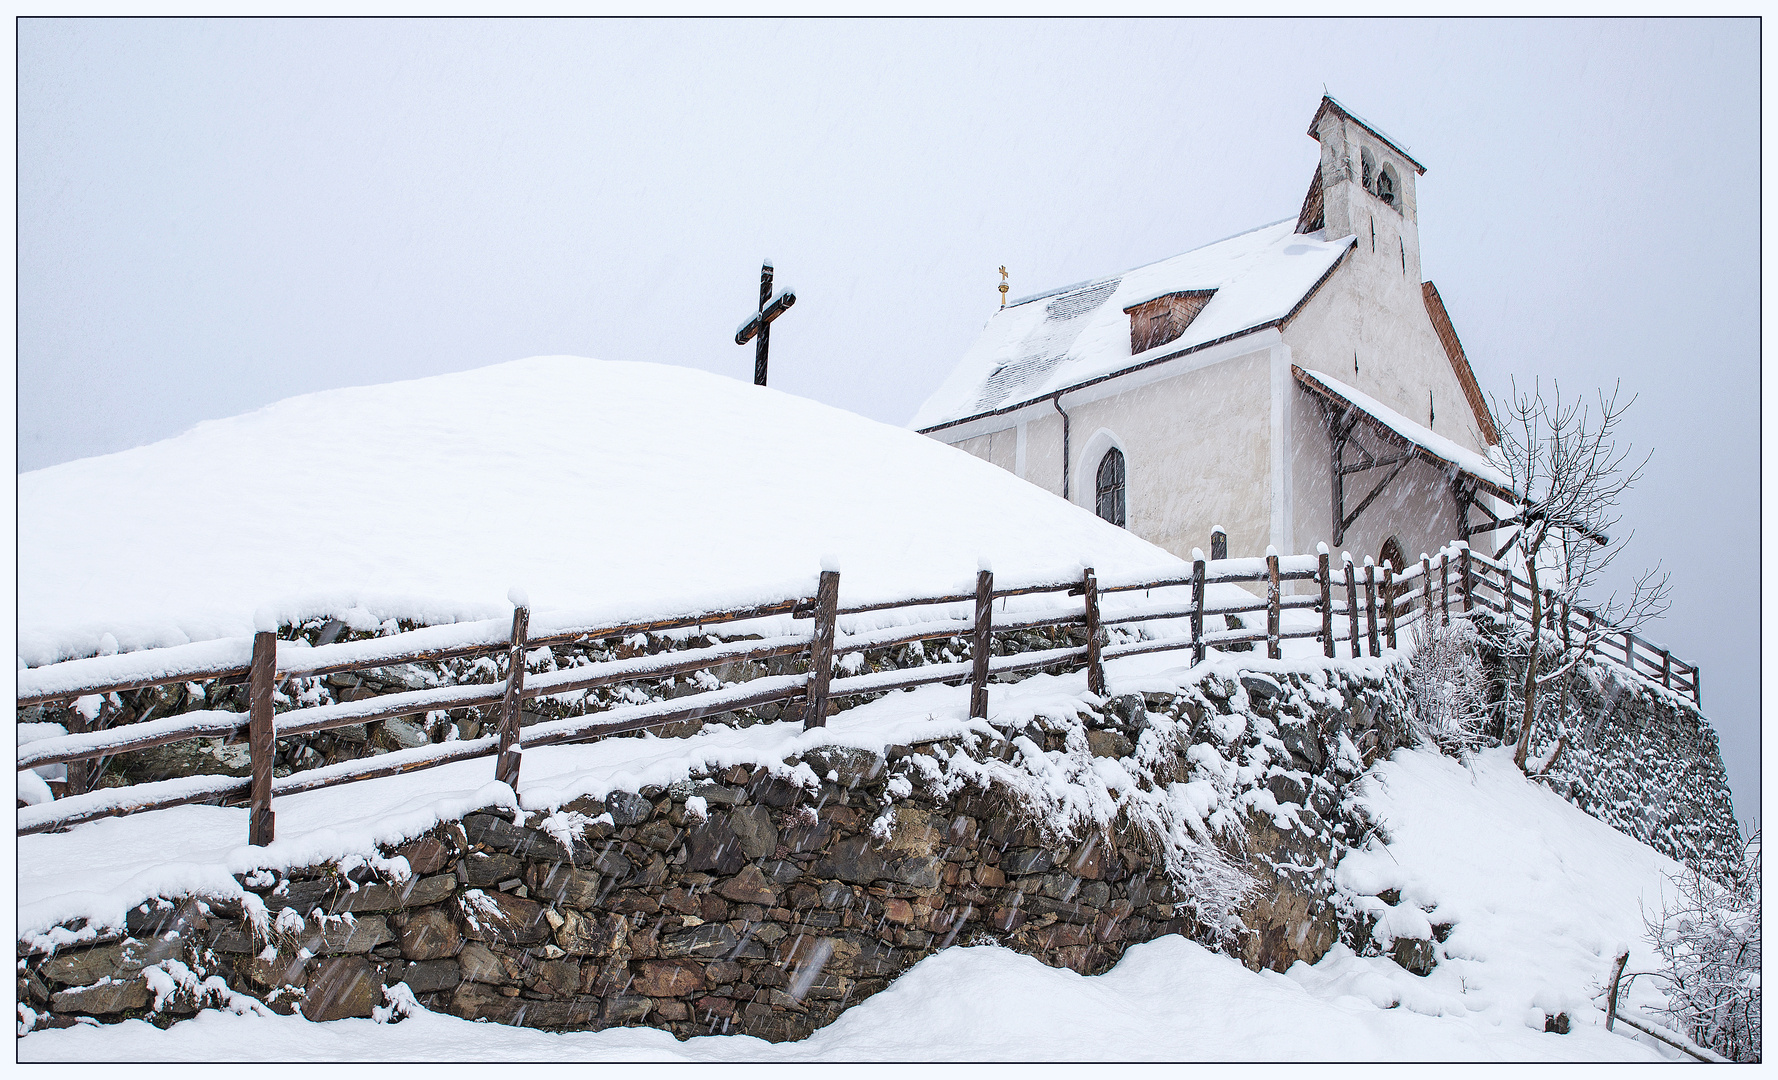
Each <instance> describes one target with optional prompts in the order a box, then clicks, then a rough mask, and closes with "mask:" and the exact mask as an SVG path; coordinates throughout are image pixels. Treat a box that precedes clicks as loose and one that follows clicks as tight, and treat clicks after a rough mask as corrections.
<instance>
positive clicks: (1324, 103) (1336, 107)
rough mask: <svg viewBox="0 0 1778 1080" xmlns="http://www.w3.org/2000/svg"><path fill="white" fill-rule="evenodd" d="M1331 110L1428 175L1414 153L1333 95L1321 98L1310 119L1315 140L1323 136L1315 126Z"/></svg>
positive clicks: (1415, 169)
mask: <svg viewBox="0 0 1778 1080" xmlns="http://www.w3.org/2000/svg"><path fill="white" fill-rule="evenodd" d="M1330 111H1331V112H1337V113H1339V114H1340V115H1341V116H1343V117H1345V118H1346V119H1348V120H1350V121H1352V122H1353V123H1354V124H1357V125H1358V126H1359V127H1361V128H1363V129H1364V130H1366V131H1368V132H1370V133H1371V134H1372V135H1373V136H1375V137H1376V138H1377V139H1379V140H1380V141H1381V142H1382V143H1383V144H1384V145H1386V146H1388V147H1389V149H1391V150H1393V151H1395V152H1396V153H1398V154H1400V155H1401V156H1402V157H1403V158H1404V159H1405V160H1406V161H1407V163H1408V164H1409V165H1412V166H1413V167H1414V172H1415V173H1417V174H1419V175H1421V176H1424V175H1426V166H1424V165H1422V164H1420V163H1419V162H1418V161H1415V160H1414V156H1413V155H1412V154H1410V153H1408V152H1407V151H1406V150H1404V149H1402V146H1401V144H1400V143H1398V142H1396V141H1395V140H1394V139H1391V138H1390V137H1389V136H1387V135H1385V134H1383V133H1382V132H1381V131H1378V130H1377V129H1376V128H1374V127H1372V126H1371V125H1370V124H1369V123H1367V122H1366V121H1365V120H1364V119H1363V118H1362V117H1359V116H1355V115H1353V113H1352V110H1350V109H1348V108H1346V106H1344V105H1341V104H1340V103H1339V102H1337V101H1335V100H1334V99H1333V98H1332V97H1323V98H1322V99H1321V107H1320V108H1319V109H1316V110H1315V118H1314V119H1313V120H1310V121H1309V135H1310V137H1311V138H1313V139H1315V141H1317V142H1320V141H1321V136H1319V135H1317V134H1315V128H1316V126H1317V125H1319V124H1320V123H1321V117H1322V116H1323V115H1324V114H1326V113H1328V112H1330Z"/></svg>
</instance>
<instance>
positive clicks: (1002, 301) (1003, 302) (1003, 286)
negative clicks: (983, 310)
mask: <svg viewBox="0 0 1778 1080" xmlns="http://www.w3.org/2000/svg"><path fill="white" fill-rule="evenodd" d="M1011 287H1012V286H1010V285H1008V284H1007V283H1006V267H1004V266H1002V267H1001V268H1000V306H1001V307H1005V306H1006V293H1007V290H1008V289H1010V288H1011Z"/></svg>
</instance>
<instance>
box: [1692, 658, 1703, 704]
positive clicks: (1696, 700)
mask: <svg viewBox="0 0 1778 1080" xmlns="http://www.w3.org/2000/svg"><path fill="white" fill-rule="evenodd" d="M1692 704H1693V705H1696V706H1697V707H1698V708H1700V709H1702V708H1703V707H1704V684H1703V683H1701V682H1699V681H1698V669H1697V667H1695V666H1693V667H1692Z"/></svg>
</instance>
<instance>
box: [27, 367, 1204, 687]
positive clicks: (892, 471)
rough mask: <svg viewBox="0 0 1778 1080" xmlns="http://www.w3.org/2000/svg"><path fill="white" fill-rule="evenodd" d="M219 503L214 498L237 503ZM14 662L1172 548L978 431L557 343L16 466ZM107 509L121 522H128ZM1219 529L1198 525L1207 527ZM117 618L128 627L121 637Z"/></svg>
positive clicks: (611, 609) (953, 576)
mask: <svg viewBox="0 0 1778 1080" xmlns="http://www.w3.org/2000/svg"><path fill="white" fill-rule="evenodd" d="M218 500H220V501H218ZM18 512H19V522H20V525H21V528H20V531H19V557H18V571H19V573H18V584H19V597H18V622H19V655H20V657H21V659H22V660H23V662H24V663H26V664H29V665H31V666H33V667H35V666H38V665H41V664H47V663H52V662H54V661H56V660H60V659H66V658H69V657H76V656H90V655H92V654H94V653H95V652H100V651H105V650H112V649H121V650H123V651H125V652H128V651H130V650H134V649H142V648H150V647H162V646H170V645H180V644H184V643H186V642H188V641H210V640H214V639H218V638H245V637H246V636H248V635H251V634H252V633H253V632H254V630H255V629H257V628H258V627H257V621H258V619H259V618H264V619H269V620H273V621H277V622H281V623H289V622H294V621H301V620H302V619H306V618H312V617H323V616H325V617H340V618H344V619H346V621H348V622H349V623H351V624H352V625H353V626H354V627H374V626H375V625H377V624H378V623H380V622H382V621H383V620H386V619H390V618H397V617H403V618H413V619H416V620H419V621H421V622H426V623H446V622H453V621H459V622H460V621H467V620H477V619H490V618H501V619H506V618H510V617H511V607H510V606H509V605H508V603H507V595H508V591H509V589H511V588H513V587H515V586H516V587H519V588H522V589H524V590H526V591H527V592H528V593H529V595H530V598H531V601H532V603H533V605H534V608H533V617H532V625H533V626H534V627H536V626H539V625H542V624H544V623H547V622H549V621H550V620H551V619H552V618H554V617H556V616H558V615H561V614H562V613H564V612H570V613H574V614H575V615H585V616H587V617H588V621H589V622H593V623H596V622H598V621H602V618H603V617H605V616H616V617H621V616H622V615H623V614H624V613H627V612H632V611H645V612H648V613H659V612H663V611H680V610H709V609H710V608H713V607H724V606H744V605H746V604H750V603H756V602H759V601H761V600H765V599H780V598H782V597H785V596H790V595H798V594H801V595H808V594H810V593H812V592H813V590H814V584H815V578H816V575H817V573H818V572H819V570H820V569H821V563H822V559H823V556H829V555H831V556H833V557H835V558H836V559H837V560H838V562H839V565H840V570H841V582H840V591H841V602H842V603H853V602H859V601H866V600H875V599H890V598H902V597H907V596H915V595H933V594H935V593H940V592H947V591H961V592H969V591H972V590H973V588H974V582H975V573H976V566H977V560H978V559H979V558H982V557H986V558H988V559H990V560H992V562H993V564H994V569H995V571H996V573H997V574H998V575H1001V577H1002V578H1003V580H1004V579H1010V578H1013V577H1032V576H1039V575H1047V574H1050V573H1052V572H1056V571H1059V572H1060V574H1061V576H1063V577H1069V576H1073V575H1077V574H1078V573H1079V569H1080V560H1082V559H1086V560H1088V561H1089V562H1090V563H1091V564H1092V565H1093V566H1095V567H1096V568H1097V569H1098V570H1099V571H1100V575H1101V577H1102V578H1103V577H1105V576H1108V575H1115V574H1117V573H1120V572H1136V571H1149V570H1164V571H1166V572H1177V571H1178V570H1180V569H1181V567H1182V564H1181V563H1180V561H1179V560H1178V559H1175V558H1174V557H1173V556H1171V555H1168V554H1167V553H1166V552H1164V551H1162V550H1161V549H1160V548H1157V547H1155V546H1153V545H1152V544H1149V543H1147V542H1146V541H1143V540H1140V539H1138V538H1137V537H1136V536H1134V535H1133V534H1131V533H1129V532H1127V531H1125V530H1123V529H1120V528H1117V527H1116V526H1114V525H1111V524H1109V523H1107V522H1104V521H1101V520H1099V519H1098V518H1097V517H1095V516H1093V515H1092V514H1091V513H1090V512H1087V511H1085V510H1082V509H1081V508H1080V507H1078V506H1072V505H1070V504H1069V503H1067V502H1065V501H1063V500H1062V499H1060V498H1058V497H1056V496H1054V495H1051V494H1049V493H1048V492H1045V491H1043V490H1042V489H1041V488H1038V487H1037V486H1035V485H1033V484H1027V483H1024V482H1022V481H1020V480H1018V479H1017V478H1016V477H1013V476H1012V475H1011V474H1009V473H1007V472H1006V471H1005V470H1003V469H999V468H996V467H995V466H992V465H989V464H988V463H987V462H985V461H981V460H979V459H977V458H974V457H971V456H970V455H968V454H966V453H964V452H963V451H961V450H957V449H954V448H952V447H949V446H946V445H944V444H942V443H939V442H936V441H934V440H932V439H929V438H927V437H925V436H923V435H918V434H915V433H914V432H911V431H906V430H903V429H901V428H894V427H890V426H888V425H886V424H879V423H876V422H874V421H871V420H866V419H864V418H863V417H861V416H857V415H855V414H852V413H848V412H845V411H843V410H840V409H834V408H831V407H829V406H826V405H821V404H818V403H816V402H813V401H808V400H805V399H802V398H797V397H793V396H791V395H789V394H785V393H782V392H780V391H777V390H771V389H765V388H761V387H756V386H751V385H748V384H745V383H740V382H736V381H735V380H733V379H725V378H722V377H720V376H716V375H711V374H708V373H705V372H701V371H692V370H689V369H685V368H675V367H667V366H664V365H659V364H636V363H616V362H608V361H600V360H587V359H581V358H578V357H538V358H533V359H530V360H520V361H515V362H512V363H508V364H500V365H496V366H494V367H488V368H483V369H480V370H477V371H469V372H462V373H459V374H454V375H441V376H436V377H433V378H428V379H418V380H414V381H412V382H404V383H392V384H389V385H385V386H369V387H354V388H350V389H345V390H330V391H326V392H324V393H319V394H310V395H306V396H303V397H297V398H291V399H290V400H288V401H282V402H279V403H277V404H275V405H270V406H267V407H266V408H264V409H261V410H259V411H257V412H254V413H249V414H247V415H244V416H237V417H232V418H230V419H226V420H215V421H207V422H205V423H202V424H199V425H198V426H197V427H195V428H193V429H192V430H191V431H188V432H186V433H185V434H183V435H180V436H178V437H177V438H173V439H167V440H164V441H162V442H158V443H154V444H151V445H149V446H142V447H137V448H135V449H133V450H126V451H123V452H121V453H117V454H108V455H105V456H103V457H96V458H88V459H85V460H81V461H72V462H68V463H67V464H63V465H56V466H54V467H51V468H48V469H40V470H37V471H35V472H28V473H23V474H21V475H20V476H19V478H18ZM107 523H127V527H112V526H111V525H108V524H107ZM1208 540H1209V538H1208V537H1206V538H1205V543H1206V544H1207V543H1208ZM107 636H109V637H110V638H111V639H112V640H110V641H107V640H106V639H107Z"/></svg>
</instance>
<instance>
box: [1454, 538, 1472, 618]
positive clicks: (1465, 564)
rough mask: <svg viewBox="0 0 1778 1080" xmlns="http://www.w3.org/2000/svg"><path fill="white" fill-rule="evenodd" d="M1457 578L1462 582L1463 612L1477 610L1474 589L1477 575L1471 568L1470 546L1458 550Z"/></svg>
mask: <svg viewBox="0 0 1778 1080" xmlns="http://www.w3.org/2000/svg"><path fill="white" fill-rule="evenodd" d="M1457 576H1458V577H1459V578H1460V579H1461V580H1462V587H1463V611H1464V613H1465V614H1468V613H1469V612H1471V611H1474V610H1475V596H1474V589H1473V584H1474V582H1475V573H1474V571H1473V570H1471V569H1470V566H1469V545H1468V544H1465V545H1463V546H1462V547H1460V548H1458V549H1457Z"/></svg>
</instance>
